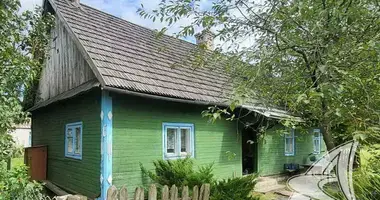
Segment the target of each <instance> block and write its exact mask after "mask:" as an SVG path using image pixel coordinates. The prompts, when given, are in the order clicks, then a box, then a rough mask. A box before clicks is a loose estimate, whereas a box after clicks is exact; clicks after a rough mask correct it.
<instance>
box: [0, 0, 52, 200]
mask: <svg viewBox="0 0 380 200" xmlns="http://www.w3.org/2000/svg"><path fill="white" fill-rule="evenodd" d="M19 9H20V2H19V1H18V0H2V1H0V24H1V26H0V113H1V115H0V168H1V169H0V199H7V200H8V199H20V200H21V199H40V198H39V197H41V196H40V195H41V193H40V191H41V186H40V185H39V184H37V183H35V182H29V178H28V176H27V172H26V168H25V166H18V167H15V168H13V169H7V165H6V164H4V163H6V162H8V166H9V161H10V158H12V157H14V156H16V155H17V154H20V149H19V148H17V147H15V144H14V141H13V139H12V137H11V136H10V135H9V134H8V133H9V131H11V130H13V129H14V126H15V124H18V123H22V122H23V121H25V119H26V117H27V115H28V113H26V112H25V111H24V108H23V100H25V102H27V101H30V100H33V99H34V98H33V97H31V96H29V95H28V94H29V93H30V92H29V91H30V90H29V89H31V88H33V84H34V83H35V82H36V79H37V78H39V77H38V76H39V73H40V71H41V70H42V66H43V62H44V59H45V55H46V50H47V43H48V40H49V30H50V28H51V27H52V26H53V23H54V21H53V16H51V15H50V14H48V13H43V12H42V10H41V9H40V8H36V10H35V11H34V12H31V11H26V12H24V13H21V14H20V12H19ZM29 105H30V103H29Z"/></svg>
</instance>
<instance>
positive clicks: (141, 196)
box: [140, 187, 145, 200]
mask: <svg viewBox="0 0 380 200" xmlns="http://www.w3.org/2000/svg"><path fill="white" fill-rule="evenodd" d="M144 194H145V192H144V188H141V187H140V200H145V198H144Z"/></svg>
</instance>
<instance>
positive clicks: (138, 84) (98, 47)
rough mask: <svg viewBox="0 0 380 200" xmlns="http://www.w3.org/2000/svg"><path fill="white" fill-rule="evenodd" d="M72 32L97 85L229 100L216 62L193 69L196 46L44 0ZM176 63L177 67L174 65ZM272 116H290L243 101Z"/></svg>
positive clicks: (61, 0) (194, 99)
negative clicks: (192, 61)
mask: <svg viewBox="0 0 380 200" xmlns="http://www.w3.org/2000/svg"><path fill="white" fill-rule="evenodd" d="M46 2H49V3H50V5H51V7H52V8H53V9H54V12H55V13H56V15H57V16H58V18H59V19H60V20H62V22H63V24H64V26H65V28H66V29H67V31H68V32H69V33H70V34H71V35H72V36H73V38H72V39H73V40H74V42H75V43H76V44H77V47H78V50H79V51H80V52H81V53H82V54H83V56H84V58H85V60H86V61H87V62H88V64H89V66H90V67H91V69H92V71H93V72H94V74H95V76H96V78H97V81H99V82H100V86H101V87H102V88H104V89H107V90H111V91H112V90H113V91H117V92H121V91H123V92H125V93H128V94H133V95H138V96H147V97H150V98H152V97H154V98H156V99H164V100H175V101H180V102H186V103H197V104H206V105H207V104H216V105H228V99H229V95H230V93H231V92H232V83H231V80H230V76H229V75H227V73H225V72H224V71H223V70H222V68H219V67H218V66H217V65H216V66H215V65H213V66H208V67H199V68H195V67H194V66H193V64H194V63H191V62H190V61H189V56H192V55H193V53H194V52H195V51H196V50H197V45H195V44H192V43H189V42H186V41H183V40H180V39H177V38H174V37H171V36H167V35H163V36H162V37H160V38H157V36H156V32H155V31H153V30H151V29H148V28H145V27H142V26H139V25H136V24H133V23H131V22H128V21H126V20H123V19H121V18H118V17H115V16H112V15H110V14H107V13H105V12H102V11H99V10H97V9H95V8H91V7H89V6H87V5H84V4H80V5H78V4H76V3H72V2H71V1H70V0H45V1H44V3H45V6H46ZM174 66H177V67H174ZM97 81H90V82H88V83H86V84H83V85H81V86H80V87H77V88H74V89H72V90H70V91H67V92H65V93H63V94H60V95H58V96H56V97H54V98H52V99H49V100H48V101H45V102H42V103H41V104H37V105H35V106H33V107H32V108H30V109H29V111H32V110H36V109H38V108H41V107H43V106H46V105H48V104H50V103H53V102H55V101H60V100H64V99H66V98H69V97H72V96H75V95H77V94H79V93H82V92H84V91H87V90H90V89H91V88H93V87H97V86H98V85H99V83H98V82H97ZM242 107H243V108H245V109H248V110H250V111H253V112H257V113H260V114H263V115H264V116H266V117H269V118H274V119H284V118H293V119H295V120H297V121H302V119H300V118H298V117H293V116H292V115H291V114H290V113H288V112H286V111H282V110H279V109H275V108H270V107H262V106H261V107H257V105H255V106H254V105H242Z"/></svg>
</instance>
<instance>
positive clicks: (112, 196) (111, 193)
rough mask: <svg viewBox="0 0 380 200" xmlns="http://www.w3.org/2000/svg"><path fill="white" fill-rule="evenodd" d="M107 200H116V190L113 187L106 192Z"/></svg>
mask: <svg viewBox="0 0 380 200" xmlns="http://www.w3.org/2000/svg"><path fill="white" fill-rule="evenodd" d="M107 200H117V188H116V187H115V186H114V185H112V186H111V187H109V188H108V190H107Z"/></svg>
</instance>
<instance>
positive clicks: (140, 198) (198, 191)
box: [107, 184, 210, 200]
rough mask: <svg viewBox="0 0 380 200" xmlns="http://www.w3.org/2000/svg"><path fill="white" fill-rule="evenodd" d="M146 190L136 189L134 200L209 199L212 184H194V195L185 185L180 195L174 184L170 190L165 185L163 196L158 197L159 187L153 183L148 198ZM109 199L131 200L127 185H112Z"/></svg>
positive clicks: (108, 193)
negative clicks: (117, 186)
mask: <svg viewBox="0 0 380 200" xmlns="http://www.w3.org/2000/svg"><path fill="white" fill-rule="evenodd" d="M144 195H145V191H144V189H143V188H142V187H137V188H136V189H135V194H134V195H133V200H145V199H148V200H158V199H160V200H209V198H210V184H203V185H202V186H201V187H200V188H199V187H198V186H194V188H193V192H192V195H191V197H190V195H189V187H187V186H184V187H183V188H182V195H181V197H179V195H178V188H177V187H176V186H175V185H173V186H172V187H171V188H170V190H169V187H168V186H166V185H165V186H164V187H163V188H162V190H161V198H157V187H156V185H154V184H152V185H151V186H150V187H149V191H148V198H145V197H144ZM107 200H129V199H128V191H127V188H126V187H122V188H121V189H119V190H118V189H117V188H116V187H115V186H111V187H110V188H109V189H108V191H107Z"/></svg>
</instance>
